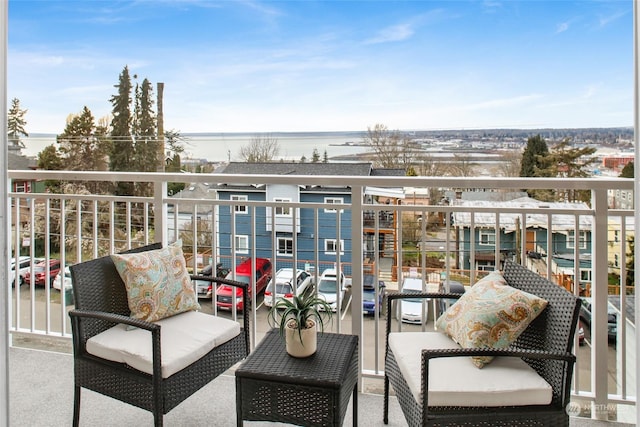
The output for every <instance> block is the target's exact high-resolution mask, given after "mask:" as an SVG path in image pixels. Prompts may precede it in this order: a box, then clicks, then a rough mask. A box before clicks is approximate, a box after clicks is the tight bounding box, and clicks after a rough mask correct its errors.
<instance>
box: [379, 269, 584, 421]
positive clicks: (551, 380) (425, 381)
mask: <svg viewBox="0 0 640 427" xmlns="http://www.w3.org/2000/svg"><path fill="white" fill-rule="evenodd" d="M503 275H504V277H505V279H506V280H507V283H508V284H509V285H510V286H512V287H515V288H518V289H521V290H523V291H525V292H529V293H531V294H534V295H537V296H539V297H541V298H543V299H545V300H547V301H548V305H547V307H546V308H545V310H544V311H543V312H542V313H541V314H540V315H539V316H538V317H537V318H536V319H535V320H534V321H533V322H532V323H531V324H530V325H529V326H528V327H527V329H526V330H525V331H524V332H523V333H522V334H521V335H520V337H519V338H518V339H517V341H516V342H515V343H514V344H512V346H511V347H509V348H507V349H503V350H493V349H460V348H456V349H446V350H444V349H437V350H433V349H432V350H424V349H423V350H422V359H421V360H422V362H421V364H420V366H421V372H416V373H415V374H416V376H419V377H418V378H412V379H411V380H412V381H414V384H418V386H414V392H415V391H416V388H419V389H420V390H419V391H420V393H419V394H416V393H414V392H412V389H411V387H410V386H409V383H408V382H407V379H406V378H404V377H403V375H402V372H401V370H400V367H399V365H398V360H400V358H401V357H402V356H403V355H402V354H394V353H393V351H392V350H391V349H390V347H389V335H390V334H396V333H411V332H392V331H391V328H392V325H391V317H393V316H387V325H386V353H385V382H384V409H383V410H384V414H383V420H384V423H385V424H387V423H388V414H389V392H390V390H389V385H392V386H393V389H394V391H395V393H396V396H397V398H398V401H399V403H400V406H401V408H402V411H403V413H404V415H405V418H406V420H407V423H408V425H409V426H411V427H414V426H568V425H569V417H568V415H567V413H566V411H565V408H566V406H567V404H568V403H569V398H570V385H571V378H572V375H573V367H574V363H575V356H574V355H573V354H572V348H573V343H574V341H575V338H574V334H575V330H576V325H577V322H578V315H579V309H580V299H579V298H577V297H575V296H574V295H572V294H571V293H569V292H567V291H566V290H565V289H563V288H561V287H560V286H558V285H556V284H554V283H551V282H550V281H548V280H546V279H545V278H543V277H541V276H540V275H538V274H535V273H534V272H532V271H530V270H528V269H526V268H524V267H522V266H520V265H518V264H515V263H513V262H509V261H507V262H505V265H504V269H503ZM406 297H407V296H406V295H403V294H399V293H394V294H389V295H388V300H387V312H388V313H392V311H391V310H392V304H393V303H394V301H395V300H397V299H398V298H406ZM412 297H413V296H412ZM416 297H418V298H426V297H429V298H458V297H460V294H416ZM429 333H431V334H440V332H426V334H429ZM417 351H420V350H417ZM397 352H398V353H399V351H397ZM473 355H484V356H486V355H494V356H499V357H518V358H521V359H522V360H524V361H525V362H526V363H527V364H528V365H529V366H531V367H532V368H533V369H534V370H535V372H537V374H538V375H539V376H540V377H542V378H544V380H545V381H546V382H547V383H548V384H549V385H550V386H551V388H552V400H551V403H550V404H548V405H540V404H538V405H526V406H497V407H496V406H491V407H486V406H485V407H477V406H475V407H474V406H462V405H459V406H429V401H428V400H429V391H428V385H429V363H430V362H433V359H436V358H441V357H461V356H463V357H469V356H473ZM418 360H419V359H418ZM418 363H420V362H418ZM484 369H487V368H484ZM415 381H417V383H416V382H415ZM416 396H419V398H418V397H416ZM467 401H469V402H470V403H471V402H472V401H473V397H470V398H469V399H468V400H467Z"/></svg>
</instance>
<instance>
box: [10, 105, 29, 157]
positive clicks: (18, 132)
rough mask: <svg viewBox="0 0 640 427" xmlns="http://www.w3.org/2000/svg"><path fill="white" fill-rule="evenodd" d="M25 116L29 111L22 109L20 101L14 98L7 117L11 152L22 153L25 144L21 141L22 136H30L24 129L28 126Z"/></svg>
mask: <svg viewBox="0 0 640 427" xmlns="http://www.w3.org/2000/svg"><path fill="white" fill-rule="evenodd" d="M25 114H27V110H23V109H21V108H20V100H19V99H18V98H13V99H12V100H11V107H10V108H9V112H8V117H7V137H8V142H9V147H8V148H9V150H16V151H20V149H21V148H24V143H23V142H22V141H21V140H20V136H29V134H28V133H27V132H26V131H25V129H24V127H25V126H26V124H27V121H26V120H25V119H24V116H25Z"/></svg>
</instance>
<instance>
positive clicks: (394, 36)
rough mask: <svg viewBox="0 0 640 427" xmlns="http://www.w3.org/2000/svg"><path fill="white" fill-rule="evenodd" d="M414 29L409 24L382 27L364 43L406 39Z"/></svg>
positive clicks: (411, 34)
mask: <svg viewBox="0 0 640 427" xmlns="http://www.w3.org/2000/svg"><path fill="white" fill-rule="evenodd" d="M413 33H414V30H413V25H411V24H398V25H394V26H391V27H387V28H384V29H382V30H380V31H379V32H378V34H377V35H376V36H374V37H373V38H370V39H368V40H366V41H365V44H378V43H388V42H398V41H402V40H407V39H408V38H410V37H411V36H413Z"/></svg>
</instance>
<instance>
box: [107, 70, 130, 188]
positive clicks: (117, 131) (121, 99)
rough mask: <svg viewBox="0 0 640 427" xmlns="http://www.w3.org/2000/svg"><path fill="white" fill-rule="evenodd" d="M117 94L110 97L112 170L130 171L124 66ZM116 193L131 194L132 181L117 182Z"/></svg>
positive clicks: (128, 79) (128, 86) (127, 88)
mask: <svg viewBox="0 0 640 427" xmlns="http://www.w3.org/2000/svg"><path fill="white" fill-rule="evenodd" d="M114 87H116V88H117V89H118V94H117V95H113V96H112V97H111V99H110V102H111V104H112V105H113V109H112V116H113V119H112V120H111V138H112V141H113V145H112V150H111V157H110V158H111V164H110V169H111V170H112V171H131V170H134V169H133V160H134V154H135V151H134V145H133V138H132V137H131V124H132V116H131V77H130V76H129V68H128V67H127V66H125V67H124V69H123V70H122V73H121V74H120V77H119V81H118V84H117V85H115V86H114ZM115 194H116V195H122V196H125V195H129V196H130V195H133V183H131V182H119V183H117V186H116V190H115Z"/></svg>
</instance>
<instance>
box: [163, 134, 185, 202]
mask: <svg viewBox="0 0 640 427" xmlns="http://www.w3.org/2000/svg"><path fill="white" fill-rule="evenodd" d="M164 139H165V142H166V144H167V154H166V156H165V172H180V171H181V170H182V164H181V159H180V154H181V153H183V152H184V138H183V137H182V136H181V135H180V133H179V132H178V131H176V130H168V131H166V132H165V133H164ZM185 187H186V184H185V183H184V182H170V183H168V184H167V193H169V196H172V195H174V194H176V193H179V192H180V191H182V190H183V189H184V188H185Z"/></svg>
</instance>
